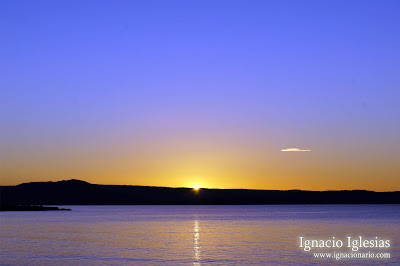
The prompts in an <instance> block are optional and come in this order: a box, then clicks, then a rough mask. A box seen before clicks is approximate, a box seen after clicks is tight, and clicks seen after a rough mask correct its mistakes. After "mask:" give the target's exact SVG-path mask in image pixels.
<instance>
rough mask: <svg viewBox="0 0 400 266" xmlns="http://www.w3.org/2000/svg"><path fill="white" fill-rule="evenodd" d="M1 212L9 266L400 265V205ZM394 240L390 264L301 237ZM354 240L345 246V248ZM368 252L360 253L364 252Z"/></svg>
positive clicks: (0, 256)
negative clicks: (307, 243) (302, 241)
mask: <svg viewBox="0 0 400 266" xmlns="http://www.w3.org/2000/svg"><path fill="white" fill-rule="evenodd" d="M68 207H69V208H72V211H69V212H67V211H65V212H64V211H62V212H61V211H60V212H52V211H48V212H46V211H43V212H2V213H0V239H1V243H0V245H1V249H0V263H1V264H3V265H4V264H5V265H7V264H10V265H95V264H97V265H98V264H101V265H116V264H117V265H127V264H128V265H129V264H130V265H181V264H182V265H210V264H217V265H259V264H263V265H265V264H285V265H290V264H293V265H299V264H304V265H309V264H316V265H317V264H322V265H328V264H335V265H338V264H369V263H370V264H400V206H398V205H289V206H287V205H285V206H269V205H257V206H256V205H251V206H68ZM300 236H303V237H307V238H309V239H325V240H326V239H332V237H333V236H335V238H336V239H341V240H343V242H345V241H346V237H347V236H353V237H358V236H362V237H365V238H369V239H372V238H373V239H375V237H376V236H377V237H379V239H388V240H390V244H391V247H390V248H380V249H379V248H378V249H376V248H365V249H363V250H362V252H368V251H371V252H375V253H379V252H381V253H383V252H385V253H390V256H391V258H390V259H371V258H370V259H341V260H335V259H327V258H324V259H322V258H314V256H313V253H314V252H321V251H325V252H333V251H336V252H347V253H349V252H351V251H350V249H348V248H346V247H342V248H340V249H333V248H331V249H319V250H318V249H312V250H311V251H309V252H306V251H304V250H303V249H302V248H300V247H299V237H300ZM346 243H347V242H345V245H346ZM360 251H361V250H360Z"/></svg>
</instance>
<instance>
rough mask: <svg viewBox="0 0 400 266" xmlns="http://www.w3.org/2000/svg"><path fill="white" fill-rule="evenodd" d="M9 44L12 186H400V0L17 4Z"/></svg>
mask: <svg viewBox="0 0 400 266" xmlns="http://www.w3.org/2000/svg"><path fill="white" fill-rule="evenodd" d="M0 40H1V41H0V184H1V185H14V184H19V183H22V182H30V181H50V180H51V181H56V180H62V179H70V178H76V179H82V180H86V181H88V182H92V183H100V184H128V185H152V186H173V187H181V186H184V187H187V186H188V187H190V186H194V185H196V184H197V185H200V186H202V187H215V188H254V189H309V190H330V189H370V190H377V191H386V190H400V1H365V0H360V1H339V0H334V1H283V0H279V1H254V0H251V1H245V0H241V1H233V0H229V1H221V0H216V1H214V0H213V1H172V0H167V1H166V0H160V1H149V0H143V1H13V0H12V1H11V0H10V1H5V0H2V1H1V2H0ZM289 148H297V149H304V150H311V151H308V152H296V151H291V152H282V151H281V150H282V149H289Z"/></svg>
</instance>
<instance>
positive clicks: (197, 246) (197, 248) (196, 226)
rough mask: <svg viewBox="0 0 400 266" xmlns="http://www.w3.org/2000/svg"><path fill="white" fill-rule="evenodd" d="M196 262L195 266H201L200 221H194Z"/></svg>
mask: <svg viewBox="0 0 400 266" xmlns="http://www.w3.org/2000/svg"><path fill="white" fill-rule="evenodd" d="M193 232H194V262H193V265H196V266H197V265H200V253H201V251H200V233H199V221H197V220H195V221H194V229H193Z"/></svg>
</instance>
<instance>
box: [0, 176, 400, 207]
mask: <svg viewBox="0 0 400 266" xmlns="http://www.w3.org/2000/svg"><path fill="white" fill-rule="evenodd" d="M0 199H1V203H2V204H9V205H168V204H171V205H190V204H193V205H197V204H215V205H219V204H220V205H223V204H227V205H229V204H399V203H400V191H395V192H374V191H367V190H343V191H303V190H287V191H286V190H251V189H205V188H204V189H200V190H199V191H195V190H193V189H191V188H168V187H148V186H119V185H95V184H90V183H87V182H85V181H80V180H75V179H72V180H65V181H59V182H32V183H24V184H20V185H17V186H2V187H0Z"/></svg>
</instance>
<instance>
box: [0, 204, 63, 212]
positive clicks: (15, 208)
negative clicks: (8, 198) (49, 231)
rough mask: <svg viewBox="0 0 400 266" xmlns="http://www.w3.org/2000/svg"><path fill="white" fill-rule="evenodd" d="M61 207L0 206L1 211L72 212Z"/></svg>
mask: <svg viewBox="0 0 400 266" xmlns="http://www.w3.org/2000/svg"><path fill="white" fill-rule="evenodd" d="M70 210H71V209H67V208H59V207H44V206H42V205H0V211H70Z"/></svg>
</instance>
